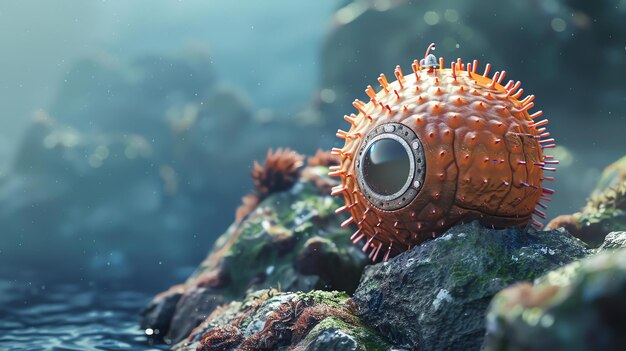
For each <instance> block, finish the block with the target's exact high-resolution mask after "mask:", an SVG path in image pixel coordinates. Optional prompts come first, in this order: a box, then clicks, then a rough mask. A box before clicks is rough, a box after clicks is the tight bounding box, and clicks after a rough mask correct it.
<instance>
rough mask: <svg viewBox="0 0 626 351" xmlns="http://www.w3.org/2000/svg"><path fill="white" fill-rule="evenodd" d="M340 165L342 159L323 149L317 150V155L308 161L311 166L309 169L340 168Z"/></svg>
mask: <svg viewBox="0 0 626 351" xmlns="http://www.w3.org/2000/svg"><path fill="white" fill-rule="evenodd" d="M340 163H341V162H340V159H339V157H337V155H333V154H332V153H331V152H330V151H324V150H322V149H317V151H316V152H315V155H313V156H311V157H309V158H308V159H307V164H308V165H309V167H317V166H324V167H330V166H338V165H339V164H340Z"/></svg>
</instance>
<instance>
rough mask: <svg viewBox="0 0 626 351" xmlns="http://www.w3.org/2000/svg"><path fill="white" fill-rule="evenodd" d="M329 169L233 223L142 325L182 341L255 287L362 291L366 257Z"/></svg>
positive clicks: (312, 170)
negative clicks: (328, 187) (353, 237)
mask: <svg viewBox="0 0 626 351" xmlns="http://www.w3.org/2000/svg"><path fill="white" fill-rule="evenodd" d="M327 172H328V168H326V167H322V166H316V167H309V168H307V169H306V175H307V176H306V177H300V179H299V180H298V181H297V182H296V183H295V184H294V185H293V187H291V189H289V190H286V191H281V192H276V193H272V194H269V195H268V196H267V197H266V198H265V199H264V200H262V201H261V202H260V203H259V204H258V205H256V208H254V209H253V210H252V211H251V212H250V213H248V214H247V215H245V216H244V217H243V218H242V220H241V221H240V222H239V221H237V222H235V223H233V224H232V225H231V226H230V227H229V228H228V230H227V231H226V233H224V234H223V235H222V236H221V237H220V238H219V239H218V240H217V241H216V243H215V245H214V247H213V249H212V250H211V252H210V253H209V255H208V257H207V258H206V259H205V260H204V261H203V262H202V263H201V264H200V266H199V267H198V269H197V270H196V272H195V273H193V275H192V276H191V277H190V278H189V279H188V280H187V281H186V282H185V283H184V284H181V285H178V286H175V287H173V288H172V289H171V290H170V291H168V292H165V293H163V294H161V295H159V296H157V297H156V298H155V299H154V300H153V301H152V302H151V303H150V304H149V305H148V306H147V307H146V308H145V309H144V311H143V313H142V314H143V320H142V327H143V328H152V329H159V335H161V336H163V335H165V336H166V339H168V341H173V342H177V341H180V340H182V339H183V338H185V337H187V335H189V332H191V330H192V329H193V328H194V327H196V326H197V325H198V324H199V323H200V322H202V321H203V320H205V319H206V317H207V316H208V315H209V314H210V313H211V312H212V311H213V310H214V309H215V308H217V307H218V306H219V305H222V304H225V303H228V302H231V301H235V300H239V299H242V298H244V297H245V295H246V293H247V292H249V291H254V290H258V289H266V288H272V287H273V288H279V289H281V290H283V291H305V292H306V291H311V290H313V289H320V290H342V291H347V292H352V291H354V289H355V288H356V286H357V284H358V281H359V277H360V274H361V271H362V269H363V267H364V266H365V264H366V257H365V255H364V254H363V253H362V252H361V251H360V250H358V248H357V247H355V246H354V245H352V244H351V242H350V240H349V237H350V232H349V230H348V229H345V228H341V226H340V224H341V222H342V221H343V220H344V218H342V216H338V215H336V214H335V209H337V208H338V207H339V200H338V199H336V198H332V197H330V196H329V195H327V194H326V193H325V191H324V190H325V189H323V188H322V187H321V184H325V183H329V182H334V180H332V179H330V178H328V177H327V176H326V173H327ZM164 305H168V306H164Z"/></svg>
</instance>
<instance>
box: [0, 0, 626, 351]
mask: <svg viewBox="0 0 626 351" xmlns="http://www.w3.org/2000/svg"><path fill="white" fill-rule="evenodd" d="M625 16H626V0H611V1H605V2H602V3H591V2H589V1H585V0H574V1H565V0H546V1H527V2H518V1H510V2H507V1H498V2H490V3H485V2H479V1H466V2H459V1H455V0H438V1H435V0H429V1H409V0H335V1H320V2H307V3H306V4H298V6H294V5H293V2H292V1H289V0H280V1H274V2H272V3H271V4H268V3H260V2H257V1H254V0H242V1H238V2H232V1H229V0H219V1H211V2H204V1H179V2H163V3H154V2H153V1H151V0H141V1H136V2H133V3H126V2H113V1H103V2H97V3H96V2H92V3H88V2H84V1H82V0H68V1H65V2H64V3H63V4H62V5H61V4H49V3H46V2H43V1H41V2H39V3H38V6H35V7H31V6H28V5H26V4H24V2H20V1H12V0H11V1H3V2H2V3H0V46H2V47H3V48H6V49H5V50H3V54H2V55H0V77H1V78H0V351H4V350H58V351H61V350H165V349H168V348H169V346H168V345H164V344H162V343H154V344H151V342H150V341H149V339H148V337H147V336H146V330H145V329H141V328H140V326H139V325H140V310H141V309H142V308H144V307H145V306H146V304H147V303H149V301H151V299H152V298H153V297H154V296H155V295H157V294H159V293H161V292H163V291H165V290H167V289H168V288H169V287H170V286H173V285H175V284H179V283H182V282H184V281H185V280H186V279H187V278H188V277H189V276H190V275H192V273H193V272H194V271H195V269H196V267H198V265H199V264H200V263H201V262H202V260H203V259H204V258H205V257H206V255H207V252H211V250H212V248H213V245H215V243H216V240H217V239H218V238H219V237H220V236H221V235H222V234H223V233H224V232H225V231H226V230H227V228H229V226H230V225H231V224H232V223H233V221H235V220H236V219H237V221H238V220H240V219H241V218H238V216H240V211H239V210H238V208H240V206H241V207H243V208H244V210H245V207H246V206H248V205H249V204H246V200H243V201H242V197H243V196H246V194H248V195H251V194H252V195H254V194H255V191H256V192H257V193H258V192H259V191H258V189H257V190H254V189H255V184H254V181H253V180H252V179H251V177H250V173H251V171H253V170H254V169H255V167H254V166H253V162H254V161H255V160H259V161H260V162H261V163H262V161H263V159H264V158H265V157H266V153H267V151H268V149H272V150H276V149H277V148H285V147H288V148H291V149H293V150H296V151H297V152H299V153H301V154H303V155H307V156H310V155H313V154H314V153H315V152H316V151H317V150H318V149H322V150H330V149H331V148H333V147H341V146H342V145H343V143H344V141H343V140H340V139H338V138H337V137H336V133H337V130H338V129H346V130H347V129H349V128H350V125H349V124H348V122H346V120H344V118H343V117H344V115H350V114H351V113H358V111H356V110H355V108H354V106H353V101H354V100H355V99H360V100H363V101H368V95H367V94H366V92H365V88H366V87H367V86H368V85H371V86H372V87H374V89H375V90H376V91H379V90H380V89H381V88H380V86H379V84H378V80H377V79H378V77H379V74H380V73H381V72H382V73H384V74H386V75H387V77H389V80H390V81H391V80H393V79H394V78H393V77H394V73H393V72H394V68H395V67H396V65H401V66H402V69H403V70H404V73H405V74H408V73H412V71H411V63H412V62H413V60H414V59H421V58H422V57H423V56H424V51H425V49H426V48H427V47H428V45H429V44H430V43H431V42H436V43H437V48H436V51H434V53H435V54H436V55H437V56H442V57H445V60H446V61H445V62H446V67H449V64H450V62H454V61H455V60H456V58H457V57H462V58H463V60H464V62H466V63H468V62H471V60H473V59H478V60H480V64H481V70H482V69H484V68H483V67H484V65H485V64H487V63H488V62H489V63H491V65H492V66H493V70H492V74H493V73H494V71H496V70H498V71H500V70H506V71H507V77H506V80H505V81H504V82H503V83H506V81H508V80H509V79H511V80H514V81H518V80H519V81H521V82H522V83H523V87H524V89H526V93H525V94H524V96H525V95H526V94H534V95H536V100H534V103H536V107H534V108H533V112H536V111H538V110H543V111H544V113H545V116H544V117H546V118H549V119H550V124H549V126H548V130H549V132H550V133H551V135H550V137H554V138H555V139H556V146H555V147H554V148H553V149H550V150H549V152H550V153H551V154H552V155H554V156H555V158H556V159H558V160H559V161H560V163H559V164H558V165H554V168H555V169H556V170H557V172H556V174H555V176H554V177H555V181H554V182H553V183H554V185H551V188H553V189H555V190H556V194H555V196H554V197H553V201H552V202H551V203H550V204H549V207H548V208H547V209H545V210H544V211H545V213H546V219H540V221H541V222H542V223H543V224H546V223H548V222H549V220H550V219H552V218H555V217H556V216H558V215H563V214H571V213H574V212H576V211H579V210H580V209H581V207H583V206H584V205H585V202H586V199H587V198H588V197H589V196H590V194H591V193H592V191H593V189H594V188H595V187H596V184H598V182H599V181H600V182H603V181H605V180H606V179H605V178H609V179H610V178H611V177H608V176H607V177H604V176H605V175H603V174H602V171H603V169H604V167H606V166H607V165H609V164H611V163H612V162H614V161H615V160H617V159H618V158H620V157H622V156H624V154H625V153H626V145H625V142H624V131H626V85H624V80H623V77H622V76H621V75H620V74H618V73H620V72H626V46H625V45H626V44H625V43H626V27H625V26H623V20H624V18H625ZM596 68H597V69H596ZM398 98H399V97H398ZM532 99H534V97H533V98H531V99H530V100H532ZM542 118H543V117H542ZM401 151H402V150H401ZM372 152H373V150H372ZM407 155H408V154H407ZM402 156H403V157H404V156H405V155H404V154H402ZM409 157H410V155H409ZM402 160H404V159H402ZM402 160H396V159H394V160H392V161H389V162H387V163H393V162H397V161H402ZM494 161H495V160H494ZM304 164H306V161H305V162H304ZM544 166H545V165H544ZM550 166H551V167H550V168H552V165H550ZM394 167H395V169H396V171H397V172H401V173H402V172H403V173H406V172H407V170H406V169H407V168H411V169H412V167H413V166H411V165H406V163H399V164H395V165H394ZM371 168H372V169H373V170H374V171H375V168H376V167H374V166H373V167H371ZM381 169H382V168H381ZM370 171H371V172H372V174H373V175H374V176H373V178H375V179H374V181H376V182H379V183H380V184H381V189H378V190H379V191H380V193H385V194H386V193H389V194H392V193H395V191H396V190H397V189H398V188H401V187H402V186H403V184H404V183H405V181H406V175H404V176H403V175H402V174H400V175H399V177H398V179H391V178H390V177H387V176H386V173H385V172H387V169H383V170H382V171H377V172H374V171H372V170H370ZM616 172H621V171H619V170H615V171H614V173H616ZM550 175H551V174H550ZM603 177H604V178H603ZM407 184H408V183H407ZM407 186H408V185H407ZM387 188H389V189H387ZM326 190H328V191H327V192H330V190H329V189H326ZM247 200H248V201H251V200H250V197H248V199H247ZM257 200H259V198H253V199H252V202H254V201H257ZM259 201H260V200H259ZM329 201H330V200H329ZM242 203H243V204H244V206H242ZM254 204H255V205H256V202H254ZM298 206H300V207H306V206H301V203H299V205H298ZM298 206H294V207H296V208H297V207H298ZM253 207H254V206H253ZM299 209H300V210H302V208H299ZM291 210H294V211H296V209H294V208H289V210H288V211H291ZM243 212H245V211H243ZM302 212H303V213H305V214H306V216H305V217H303V218H307V219H308V220H311V218H316V215H317V214H316V213H314V212H315V211H308V210H307V211H302ZM322 212H323V211H322ZM331 212H332V211H331ZM332 213H334V212H332ZM336 219H337V218H333V219H332V220H336ZM274 224H275V223H273V222H272V223H270V224H267V223H265V222H263V225H262V227H263V228H265V227H266V226H267V227H268V228H270V227H272V226H273V225H274ZM299 224H300V223H298V225H295V224H294V225H293V228H296V229H300V228H299ZM306 225H307V224H306V223H305V224H304V225H303V227H306ZM316 225H317V224H316ZM279 227H280V226H279ZM272 228H273V227H272ZM318 228H321V227H320V226H319V225H318ZM283 229H284V228H282V227H281V228H279V229H278V230H277V232H278V233H279V234H281V233H282V234H284V231H281V230H283ZM291 229H292V228H291V227H290V230H291ZM296 229H294V231H295V230H296ZM306 230H309V229H306V228H305V231H306ZM267 232H270V230H269V229H268V230H267ZM272 233H274V234H275V233H276V232H272ZM255 235H256V233H255ZM342 235H343V233H342ZM343 236H347V237H349V234H346V235H343ZM347 237H346V238H344V239H346V240H345V241H348V240H347ZM287 247H289V245H287ZM358 249H360V247H359V248H357V249H356V250H352V247H350V249H346V248H345V247H343V248H341V250H347V251H350V252H351V254H354V255H356V256H358V255H360V251H359V250H358ZM379 249H380V247H379ZM341 250H340V252H343V251H341ZM352 251H354V252H352ZM291 253H293V252H291ZM291 253H290V254H291ZM281 255H282V252H281ZM287 256H288V255H287ZM281 257H284V256H281ZM358 257H359V258H360V256H358ZM381 257H382V254H381ZM355 261H356V259H355ZM241 262H244V263H241V265H242V266H243V265H244V264H246V263H249V262H248V261H247V260H245V259H242V260H241ZM311 262H313V263H312V264H313V265H318V266H320V267H321V266H323V263H320V261H316V260H313V261H311ZM359 262H360V261H359ZM305 263H307V264H310V262H308V261H305ZM283 264H284V262H283ZM302 265H303V266H306V264H302ZM275 266H276V267H277V266H278V265H274V264H273V263H272V262H270V263H268V265H267V267H263V269H260V271H259V273H258V277H257V276H254V277H253V279H251V280H253V281H254V282H255V284H257V283H258V282H259V281H262V280H263V278H266V277H267V276H271V275H272V270H273V269H274V267H275ZM288 266H289V269H291V270H289V269H288V272H292V271H293V267H291V263H290V264H289V265H288ZM230 268H232V269H233V270H237V269H242V270H243V269H246V267H234V268H233V267H230ZM255 268H258V267H255ZM270 268H271V269H270ZM314 268H317V267H314ZM361 268H362V267H361ZM320 270H323V269H321V268H320ZM199 271H200V270H199ZM311 271H315V269H311ZM274 273H275V272H274ZM302 275H303V276H306V277H305V278H302V277H300V278H302V279H301V280H297V279H294V281H296V280H297V281H298V283H301V282H302V281H306V282H307V284H309V285H306V284H304V283H302V284H304V285H297V284H295V283H294V286H298V287H301V286H307V287H311V286H314V285H315V284H314V283H311V282H310V281H309V280H307V279H308V275H309V273H306V274H304V273H303V274H302ZM285 276H288V277H289V278H291V276H289V274H285ZM196 278H197V277H196ZM211 278H214V279H213V280H210V281H209V283H215V284H217V285H219V283H223V282H221V281H220V279H219V278H220V276H219V275H217V278H215V277H211ZM282 278H284V277H280V279H276V280H275V281H278V282H282V280H281V279H282ZM353 278H354V280H355V281H357V282H358V280H359V279H358V278H359V277H358V276H355V277H353ZM242 279H243V278H242ZM214 280H216V281H217V282H215V281H214ZM231 283H233V285H235V286H237V287H238V288H241V287H245V286H246V284H247V283H248V282H239V281H235V282H231ZM207 284H208V283H207ZM260 285H262V284H260ZM260 285H259V286H260ZM253 286H257V285H253ZM242 290H245V289H243V288H242ZM220 301H221V302H224V303H226V302H229V301H230V300H224V301H222V300H220Z"/></svg>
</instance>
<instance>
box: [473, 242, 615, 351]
mask: <svg viewBox="0 0 626 351" xmlns="http://www.w3.org/2000/svg"><path fill="white" fill-rule="evenodd" d="M624 330H626V249H619V250H615V251H608V252H602V253H599V254H597V255H594V256H592V257H590V258H587V259H585V260H582V261H578V262H574V263H571V264H569V265H566V266H564V267H561V268H559V269H557V270H555V271H552V272H549V273H548V274H546V275H545V276H543V277H541V278H540V279H538V280H537V281H536V282H535V284H534V285H532V284H529V283H521V284H518V285H515V286H512V287H509V288H507V289H505V290H503V291H501V292H500V293H498V294H497V295H496V296H495V297H494V299H493V301H492V303H491V306H490V308H489V313H488V315H487V337H486V342H485V350H487V351H496V350H513V351H515V350H525V351H534V350H573V351H575V350H623V349H624V345H626V334H625V333H624Z"/></svg>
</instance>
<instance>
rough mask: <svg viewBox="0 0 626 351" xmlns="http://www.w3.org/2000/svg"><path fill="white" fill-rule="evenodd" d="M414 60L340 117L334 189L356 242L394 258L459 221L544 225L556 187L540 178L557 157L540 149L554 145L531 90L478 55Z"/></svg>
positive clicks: (374, 257)
mask: <svg viewBox="0 0 626 351" xmlns="http://www.w3.org/2000/svg"><path fill="white" fill-rule="evenodd" d="M432 49H434V44H431V45H430V46H429V48H428V50H427V51H426V55H425V56H424V59H422V60H420V61H417V60H415V61H414V62H413V64H412V71H413V72H412V74H408V75H404V74H403V72H402V69H401V68H400V66H397V67H396V69H395V72H394V73H395V78H396V80H395V81H393V82H389V81H388V80H387V78H386V77H385V75H384V74H381V75H380V77H379V78H378V82H379V83H380V86H381V90H380V91H378V92H376V91H374V89H373V88H372V87H371V86H368V87H367V89H366V90H365V92H366V93H367V95H368V96H369V99H370V100H369V102H362V101H359V100H355V101H354V103H353V105H354V107H355V108H356V109H357V110H358V113H357V114H351V115H349V116H344V118H345V120H346V121H347V122H349V123H350V125H351V127H350V130H349V131H343V130H339V131H337V136H338V137H339V138H341V139H344V140H345V144H344V146H343V148H340V149H339V148H335V149H333V151H332V152H333V153H334V154H336V155H337V156H339V157H340V159H341V163H340V165H338V166H333V167H331V171H330V175H331V176H337V177H340V178H341V185H339V186H337V187H336V188H334V189H333V192H332V193H333V195H342V196H343V197H344V198H345V202H346V203H345V206H343V207H341V208H340V209H339V210H338V211H348V212H349V213H350V215H351V216H350V217H349V219H348V220H347V221H346V222H344V225H345V226H347V225H350V224H351V223H356V226H357V227H358V230H357V231H356V232H355V233H354V235H353V237H352V240H353V241H354V242H355V243H357V242H363V244H364V246H363V250H364V251H367V252H369V256H370V258H371V259H372V260H374V261H377V260H380V259H384V260H387V259H388V258H389V257H392V256H394V255H397V254H398V253H400V252H402V251H405V250H407V249H409V248H411V247H412V246H414V245H417V244H420V243H421V242H423V241H425V240H427V239H429V238H434V237H436V236H437V235H440V234H442V233H444V232H445V231H446V230H447V229H448V228H449V227H451V226H452V225H454V224H457V223H460V222H468V221H472V220H479V221H480V222H481V223H482V224H483V225H485V226H490V227H509V226H518V227H524V226H526V225H527V224H534V225H535V226H540V225H541V224H540V223H539V222H538V221H537V220H535V219H534V218H533V216H538V217H540V218H543V217H545V215H544V213H543V212H542V211H541V210H540V209H538V208H536V207H541V208H545V204H544V203H542V202H541V201H540V200H545V201H549V198H548V197H547V196H548V195H551V194H552V193H553V191H552V190H551V189H549V188H546V187H544V186H543V183H544V182H545V181H548V180H553V178H552V177H548V176H544V172H546V171H554V170H555V169H554V168H553V167H552V165H553V164H556V163H557V161H556V160H554V159H553V158H552V157H551V156H546V155H544V153H543V151H544V149H547V148H551V147H554V139H552V138H550V134H549V132H547V131H546V128H545V125H546V124H547V123H548V120H546V119H540V118H539V117H540V116H541V115H542V112H541V111H538V112H535V113H533V114H530V113H529V110H530V109H531V108H532V107H533V106H534V102H533V100H534V95H528V96H525V97H523V98H522V95H523V93H524V91H523V89H521V88H520V82H514V81H509V82H508V83H506V84H504V83H503V81H504V78H505V76H506V72H505V71H499V72H495V73H494V74H493V75H492V76H491V78H490V76H489V72H490V70H491V65H489V64H487V65H486V67H485V68H484V71H483V73H482V74H481V73H477V68H478V62H477V61H476V60H474V61H473V62H471V63H464V62H462V60H461V59H458V60H456V61H453V62H452V63H451V64H450V68H447V69H446V68H443V67H444V60H443V58H440V59H438V60H437V59H436V58H435V56H434V55H432V54H430V53H429V52H430V50H432Z"/></svg>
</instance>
